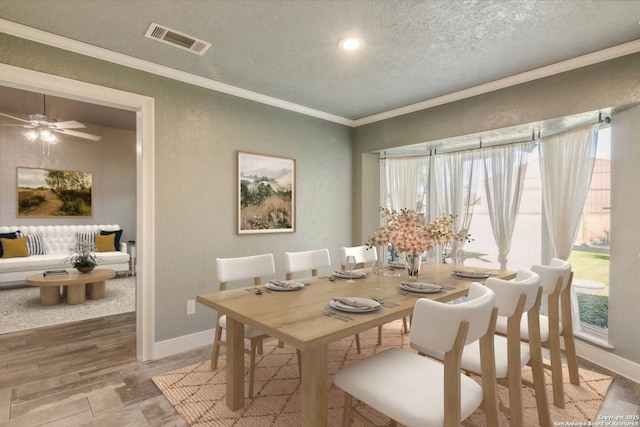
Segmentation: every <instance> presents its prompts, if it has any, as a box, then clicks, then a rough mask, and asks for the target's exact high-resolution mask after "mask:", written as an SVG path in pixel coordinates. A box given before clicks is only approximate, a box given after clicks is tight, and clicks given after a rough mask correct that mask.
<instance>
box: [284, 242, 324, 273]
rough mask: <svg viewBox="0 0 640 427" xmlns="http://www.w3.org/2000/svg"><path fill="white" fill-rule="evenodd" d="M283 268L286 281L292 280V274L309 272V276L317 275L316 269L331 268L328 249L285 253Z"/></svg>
mask: <svg viewBox="0 0 640 427" xmlns="http://www.w3.org/2000/svg"><path fill="white" fill-rule="evenodd" d="M284 267H285V272H286V274H287V280H291V279H293V274H294V273H299V272H301V271H310V272H311V276H313V277H315V276H317V275H318V269H320V268H327V267H331V257H330V255H329V249H315V250H311V251H303V252H285V253H284Z"/></svg>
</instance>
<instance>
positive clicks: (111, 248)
mask: <svg viewBox="0 0 640 427" xmlns="http://www.w3.org/2000/svg"><path fill="white" fill-rule="evenodd" d="M94 238H95V241H96V252H115V250H116V246H115V243H114V242H115V238H116V235H115V234H99V233H96V235H95V236H94Z"/></svg>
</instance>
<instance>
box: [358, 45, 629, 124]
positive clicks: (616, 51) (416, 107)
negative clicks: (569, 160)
mask: <svg viewBox="0 0 640 427" xmlns="http://www.w3.org/2000/svg"><path fill="white" fill-rule="evenodd" d="M636 52H640V39H638V40H633V41H630V42H627V43H623V44H619V45H617V46H613V47H610V48H607V49H602V50H598V51H596V52H592V53H588V54H586V55H582V56H577V57H575V58H571V59H567V60H566V61H561V62H557V63H555V64H551V65H547V66H544V67H540V68H536V69H533V70H529V71H525V72H524V73H520V74H515V75H513V76H509V77H505V78H503V79H500V80H494V81H492V82H489V83H485V84H481V85H478V86H474V87H471V88H468V89H464V90H460V91H457V92H453V93H449V94H447V95H443V96H438V97H436V98H431V99H428V100H426V101H421V102H417V103H415V104H411V105H407V106H404V107H400V108H396V109H393V110H389V111H385V112H383V113H379V114H374V115H371V116H367V117H363V118H360V119H357V120H354V121H353V127H358V126H363V125H366V124H369V123H374V122H379V121H381V120H386V119H390V118H392V117H397V116H402V115H405V114H409V113H415V112H416V111H421V110H426V109H427V108H432V107H437V106H439V105H443V104H448V103H450V102H454V101H459V100H461V99H465V98H471V97H472V96H476V95H482V94H485V93H488V92H493V91H495V90H499V89H504V88H507V87H510V86H515V85H519V84H522V83H527V82H530V81H533V80H537V79H541V78H543V77H549V76H552V75H554V74H560V73H564V72H565V71H571V70H575V69H577V68H582V67H586V66H588V65H593V64H597V63H599V62H604V61H608V60H610V59H615V58H619V57H621V56H625V55H630V54H632V53H636Z"/></svg>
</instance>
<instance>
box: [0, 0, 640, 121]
mask: <svg viewBox="0 0 640 427" xmlns="http://www.w3.org/2000/svg"><path fill="white" fill-rule="evenodd" d="M0 18H2V19H4V20H7V21H11V22H15V23H19V24H23V25H25V26H28V27H33V28H36V29H39V30H43V31H46V32H49V33H52V34H56V35H60V36H64V37H67V38H69V39H73V40H77V41H82V42H85V43H88V44H90V45H93V46H97V47H100V48H104V49H108V50H110V51H113V52H118V53H121V54H125V55H128V56H130V57H133V58H138V59H141V60H145V61H149V62H152V63H155V64H160V65H163V66H166V67H171V68H173V69H176V70H181V71H184V72H186V73H190V74H192V75H194V76H198V77H201V78H205V79H209V80H212V81H215V82H221V83H224V84H227V85H232V86H235V87H238V88H241V89H245V90H249V91H253V92H256V93H258V94H262V95H267V96H270V97H274V98H277V99H280V100H284V101H287V102H290V103H294V104H298V105H301V106H304V107H308V108H311V109H314V110H318V111H321V112H327V113H330V114H333V115H336V116H340V117H343V118H346V119H350V120H355V119H361V118H363V117H368V116H371V115H374V114H379V113H382V112H386V111H389V110H392V109H396V108H399V107H403V106H407V105H411V104H415V103H418V102H422V101H427V100H430V99H434V98H437V97H441V96H443V95H447V94H451V93H454V92H457V91H461V90H465V89H469V88H473V87H477V86H479V85H483V84H487V83H489V82H493V81H496V80H499V79H504V78H507V77H509V76H514V75H518V74H520V73H523V72H527V71H530V70H534V69H537V68H540V67H544V66H548V65H551V64H555V63H558V62H561V61H564V60H568V59H571V58H575V57H578V56H581V55H585V54H589V53H592V52H595V51H599V50H602V49H606V48H610V47H612V46H616V45H620V44H623V43H627V42H631V41H634V40H637V39H640V24H639V21H640V1H639V0H626V1H615V0H609V1H603V0H598V1H589V0H563V1H552V0H544V1H540V0H537V1H536V0H509V1H507V0H465V1H462V0H423V1H391V0H384V1H379V0H366V1H358V0H352V1H339V0H335V1H319V0H318V1H286V0H277V1H273V0H264V1H258V0H233V1H230V0H217V1H187V0H183V1H174V0H168V1H161V0H144V1H140V0H130V1H126V2H125V1H120V0H117V1H113V0H101V1H81V0H1V1H0ZM151 22H156V23H158V24H161V25H165V26H168V27H171V28H173V29H175V30H178V31H181V32H184V33H187V34H189V35H191V36H193V37H196V38H200V39H203V40H205V41H208V42H210V43H212V47H211V48H210V49H209V50H208V51H207V52H206V53H205V54H204V55H203V56H199V55H196V54H193V53H191V52H187V51H185V50H182V49H178V48H175V47H172V46H168V45H166V44H163V43H159V42H157V41H154V40H150V39H148V38H145V37H144V34H145V32H146V30H147V28H148V27H149V25H150V23H151ZM347 35H357V36H359V37H361V38H363V39H364V40H365V43H366V44H365V47H364V49H363V50H362V51H360V52H357V53H355V54H354V53H351V54H347V53H344V52H342V51H340V50H338V48H337V44H338V41H339V40H340V39H341V38H343V37H344V36H347Z"/></svg>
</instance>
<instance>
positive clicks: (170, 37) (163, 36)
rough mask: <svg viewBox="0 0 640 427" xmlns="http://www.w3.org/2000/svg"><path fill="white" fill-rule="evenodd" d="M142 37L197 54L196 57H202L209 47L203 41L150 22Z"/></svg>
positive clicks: (209, 44)
mask: <svg viewBox="0 0 640 427" xmlns="http://www.w3.org/2000/svg"><path fill="white" fill-rule="evenodd" d="M144 36H145V37H148V38H150V39H154V40H158V41H161V42H163V43H166V44H170V45H171V46H176V47H179V48H180V49H185V50H188V51H190V52H194V53H197V54H198V55H203V54H204V53H205V52H206V51H207V49H209V47H211V43H207V42H206V41H204V40H198V39H196V38H194V37H191V36H189V35H187V34H185V33H181V32H180V31H176V30H173V29H171V28H168V27H165V26H163V25H159V24H156V23H155V22H152V23H151V25H149V29H148V30H147V33H146V34H145V35H144Z"/></svg>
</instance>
